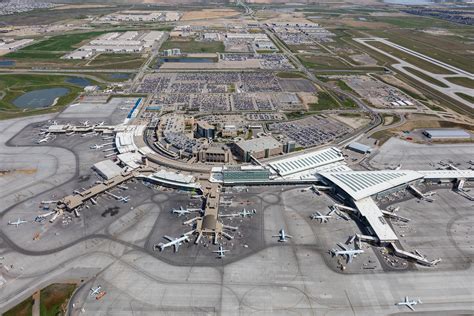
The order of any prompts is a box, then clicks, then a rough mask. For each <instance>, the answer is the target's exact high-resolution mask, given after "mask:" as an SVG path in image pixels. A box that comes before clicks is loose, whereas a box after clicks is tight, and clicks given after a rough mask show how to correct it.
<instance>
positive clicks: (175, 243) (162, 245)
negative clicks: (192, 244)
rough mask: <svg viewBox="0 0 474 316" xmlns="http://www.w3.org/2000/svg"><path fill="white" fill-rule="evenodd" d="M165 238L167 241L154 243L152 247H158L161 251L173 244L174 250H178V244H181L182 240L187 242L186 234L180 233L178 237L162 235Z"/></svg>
mask: <svg viewBox="0 0 474 316" xmlns="http://www.w3.org/2000/svg"><path fill="white" fill-rule="evenodd" d="M163 238H164V239H166V240H169V242H167V243H162V242H160V243H159V244H158V245H155V246H154V247H153V248H155V249H156V248H157V247H158V248H159V249H160V251H163V250H164V249H166V248H168V247H171V246H174V252H178V249H179V246H181V245H182V244H183V242H188V241H189V236H188V235H182V236H181V237H179V238H173V237H170V236H166V235H165V236H164V237H163Z"/></svg>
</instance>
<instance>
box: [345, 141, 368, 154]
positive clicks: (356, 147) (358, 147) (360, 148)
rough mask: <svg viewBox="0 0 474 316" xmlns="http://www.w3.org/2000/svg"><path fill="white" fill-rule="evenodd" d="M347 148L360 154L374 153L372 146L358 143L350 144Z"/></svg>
mask: <svg viewBox="0 0 474 316" xmlns="http://www.w3.org/2000/svg"><path fill="white" fill-rule="evenodd" d="M346 148H347V149H350V150H352V151H355V152H358V153H360V154H368V153H370V152H371V151H372V148H371V147H370V146H367V145H364V144H361V143H357V142H354V143H350V144H349V145H347V146H346Z"/></svg>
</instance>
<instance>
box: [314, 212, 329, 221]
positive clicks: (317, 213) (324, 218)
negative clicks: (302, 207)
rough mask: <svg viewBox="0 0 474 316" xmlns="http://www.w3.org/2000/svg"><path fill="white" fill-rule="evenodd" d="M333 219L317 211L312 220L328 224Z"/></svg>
mask: <svg viewBox="0 0 474 316" xmlns="http://www.w3.org/2000/svg"><path fill="white" fill-rule="evenodd" d="M331 217H332V216H331V215H329V214H328V215H323V214H321V212H319V211H316V212H315V213H313V214H311V219H319V222H320V223H327V222H328V220H329V219H330V218H331Z"/></svg>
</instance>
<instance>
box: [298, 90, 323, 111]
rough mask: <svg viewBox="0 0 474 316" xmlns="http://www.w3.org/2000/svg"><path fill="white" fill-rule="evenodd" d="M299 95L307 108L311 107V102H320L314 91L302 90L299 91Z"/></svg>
mask: <svg viewBox="0 0 474 316" xmlns="http://www.w3.org/2000/svg"><path fill="white" fill-rule="evenodd" d="M298 97H299V98H300V100H301V102H302V103H303V105H304V107H305V108H306V109H309V104H311V103H318V97H317V96H316V95H314V94H313V93H308V92H300V93H298Z"/></svg>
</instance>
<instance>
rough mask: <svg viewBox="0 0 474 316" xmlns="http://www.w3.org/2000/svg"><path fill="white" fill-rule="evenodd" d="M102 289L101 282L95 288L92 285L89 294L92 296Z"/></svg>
mask: <svg viewBox="0 0 474 316" xmlns="http://www.w3.org/2000/svg"><path fill="white" fill-rule="evenodd" d="M101 289H102V286H101V285H100V284H99V285H98V286H97V287H96V288H95V289H94V288H93V287H91V289H90V293H89V295H90V296H95V295H98V294H99V293H100V290H101Z"/></svg>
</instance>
